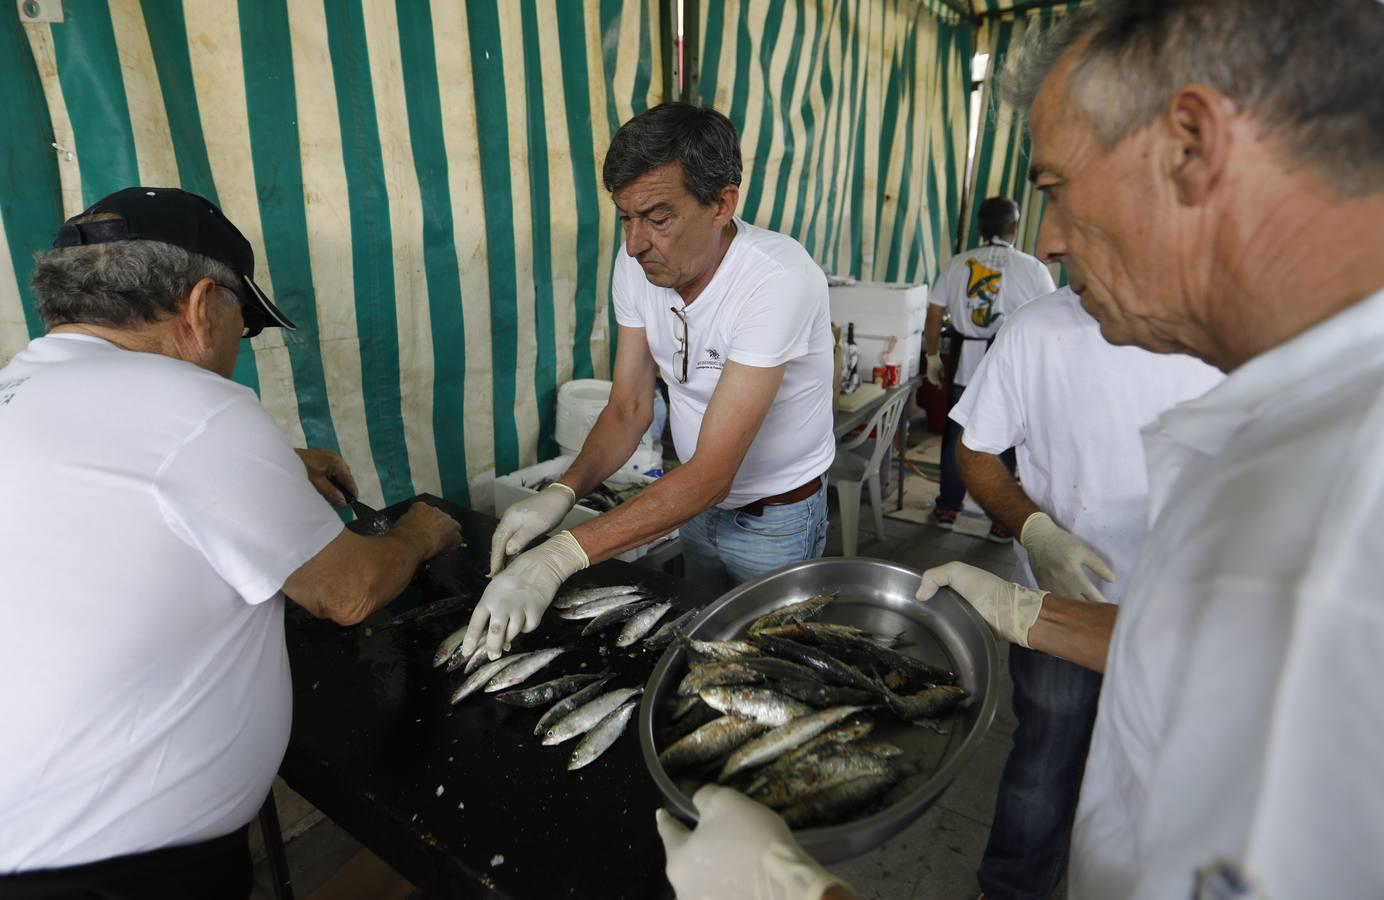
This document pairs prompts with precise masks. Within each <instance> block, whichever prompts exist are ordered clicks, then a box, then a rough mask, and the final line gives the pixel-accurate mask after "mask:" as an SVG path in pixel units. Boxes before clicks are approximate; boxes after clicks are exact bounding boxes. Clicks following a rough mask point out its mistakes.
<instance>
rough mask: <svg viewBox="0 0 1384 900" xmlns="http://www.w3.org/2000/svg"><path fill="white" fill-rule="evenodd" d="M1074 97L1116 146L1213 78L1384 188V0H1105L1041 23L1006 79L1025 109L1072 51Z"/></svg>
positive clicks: (1008, 99)
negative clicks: (1383, 62)
mask: <svg viewBox="0 0 1384 900" xmlns="http://www.w3.org/2000/svg"><path fill="white" fill-rule="evenodd" d="M1083 41H1085V42H1086V43H1085V44H1084V46H1083V47H1082V48H1081V49H1080V51H1079V56H1078V58H1077V59H1076V60H1075V62H1074V65H1073V68H1072V74H1071V78H1070V82H1069V83H1070V91H1069V96H1070V98H1071V99H1072V100H1073V101H1075V103H1076V105H1077V107H1078V108H1079V109H1080V110H1081V111H1082V112H1083V113H1084V114H1085V116H1086V118H1087V120H1088V122H1089V124H1090V126H1091V129H1092V131H1093V133H1094V134H1095V136H1096V138H1097V140H1098V141H1100V143H1101V144H1103V145H1104V146H1105V147H1106V149H1109V148H1110V147H1112V146H1114V145H1115V144H1117V143H1119V142H1120V141H1121V140H1122V139H1124V138H1125V137H1127V136H1128V135H1129V134H1131V133H1133V132H1134V131H1137V130H1138V129H1140V128H1142V127H1144V126H1145V125H1147V124H1149V123H1150V122H1152V121H1153V119H1154V118H1155V117H1156V116H1157V115H1158V114H1159V112H1160V111H1161V110H1162V109H1163V107H1164V105H1165V104H1166V103H1167V102H1168V100H1169V99H1170V98H1171V97H1172V96H1173V94H1175V93H1176V92H1177V90H1178V89H1179V88H1181V87H1182V86H1183V85H1187V84H1205V85H1209V86H1211V87H1213V88H1215V89H1216V90H1217V91H1219V92H1221V93H1222V94H1224V95H1225V96H1226V97H1228V98H1229V99H1230V100H1232V101H1233V102H1234V103H1236V104H1237V105H1238V106H1239V107H1240V108H1241V109H1243V110H1246V111H1248V112H1250V113H1251V114H1252V115H1253V116H1254V117H1255V118H1256V119H1258V120H1259V121H1261V122H1262V123H1264V124H1265V125H1266V126H1267V128H1268V130H1269V131H1270V132H1271V133H1275V134H1278V135H1280V136H1281V137H1283V138H1284V139H1285V140H1286V142H1287V144H1288V146H1289V148H1290V150H1291V151H1292V152H1293V153H1295V154H1296V155H1297V156H1298V157H1299V158H1300V159H1302V160H1304V161H1306V162H1309V163H1312V164H1314V165H1315V166H1316V167H1317V168H1318V169H1319V170H1320V171H1321V173H1322V174H1323V175H1325V176H1326V177H1327V178H1328V179H1330V180H1331V181H1332V182H1333V183H1334V184H1335V185H1336V187H1337V188H1338V189H1340V190H1343V191H1346V192H1360V193H1373V192H1375V191H1378V190H1381V189H1384V156H1382V155H1381V154H1380V152H1379V147H1380V146H1381V144H1384V89H1381V74H1382V73H1381V67H1380V63H1379V60H1380V56H1379V53H1380V49H1379V48H1380V47H1384V3H1381V2H1380V0H1328V2H1326V3H1313V4H1309V3H1307V2H1305V0H1106V2H1100V3H1097V4H1095V5H1093V6H1090V7H1086V8H1083V9H1081V10H1079V11H1078V12H1076V13H1074V14H1073V15H1071V16H1070V17H1068V18H1067V19H1066V20H1064V21H1063V22H1061V23H1059V24H1058V25H1056V26H1054V27H1053V28H1050V29H1048V30H1047V31H1044V32H1040V31H1039V29H1037V28H1030V29H1029V30H1028V32H1027V33H1026V34H1025V35H1024V40H1023V41H1022V43H1021V45H1020V47H1019V48H1018V49H1017V50H1016V51H1015V52H1013V53H1011V54H1010V57H1009V62H1008V64H1007V65H1006V67H1005V71H1004V72H1003V73H1002V74H1001V75H999V76H997V78H996V84H995V93H996V96H998V97H999V98H1000V100H1001V101H1002V102H1004V103H1007V104H1009V105H1011V106H1013V107H1015V108H1016V109H1018V110H1019V111H1021V112H1023V113H1027V112H1028V110H1029V108H1030V107H1031V106H1032V105H1033V100H1034V97H1035V96H1036V95H1037V93H1038V89H1039V87H1040V86H1041V85H1042V82H1043V79H1044V78H1046V77H1047V76H1048V74H1049V73H1050V72H1051V71H1052V69H1053V67H1054V66H1056V65H1057V62H1058V60H1059V59H1061V58H1062V57H1063V56H1064V55H1065V54H1066V53H1067V52H1068V51H1069V50H1072V49H1073V48H1074V47H1075V46H1076V45H1077V44H1079V43H1081V42H1083Z"/></svg>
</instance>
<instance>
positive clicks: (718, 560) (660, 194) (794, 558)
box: [462, 103, 836, 657]
mask: <svg viewBox="0 0 1384 900" xmlns="http://www.w3.org/2000/svg"><path fill="white" fill-rule="evenodd" d="M740 166H741V161H740V144H739V139H738V138H737V137H736V134H735V128H734V126H733V125H731V123H730V120H729V119H727V118H726V117H725V116H723V115H721V114H720V113H718V112H716V111H715V110H712V109H702V108H698V107H695V106H690V105H688V104H685V103H665V104H663V105H661V106H657V107H654V108H653V109H650V110H648V111H646V112H644V113H641V114H639V115H638V116H635V117H634V118H633V119H631V120H630V121H628V122H626V123H625V124H624V125H623V126H622V127H621V128H620V130H619V132H617V133H616V135H615V138H614V139H613V140H612V141H611V145H610V150H609V152H608V153H607V154H606V159H605V167H604V172H603V174H604V179H605V186H606V189H607V190H609V191H610V192H611V199H612V200H613V201H614V203H615V208H616V209H617V210H618V211H619V215H620V221H621V222H622V223H623V225H624V229H625V242H624V246H623V248H622V250H621V253H620V256H619V258H618V259H617V260H616V262H615V273H614V276H613V279H612V282H613V285H612V299H613V302H614V304H615V318H616V321H617V322H618V323H619V326H620V333H619V345H618V349H617V350H616V358H615V374H614V378H613V386H612V388H611V392H610V402H609V404H607V406H606V407H605V409H604V410H603V411H602V413H601V415H600V418H598V419H597V420H596V424H595V427H593V428H592V430H591V433H590V434H589V435H588V436H587V438H586V442H585V444H584V445H583V446H582V449H581V452H580V453H579V454H578V455H577V458H576V459H575V460H574V461H573V463H572V465H571V467H570V468H569V469H568V470H567V472H566V473H564V474H563V475H562V476H561V477H560V478H559V479H558V480H557V481H556V482H554V483H553V484H552V485H550V486H549V487H547V488H545V489H544V490H543V491H541V492H540V493H539V494H538V495H537V496H535V497H532V498H529V499H527V500H524V501H522V502H520V503H516V504H515V505H514V506H512V507H510V508H509V509H508V510H506V512H505V514H504V516H502V517H501V519H500V525H499V527H498V528H497V529H496V530H495V536H494V539H493V542H492V544H491V551H490V568H491V574H492V576H493V579H494V580H493V581H491V583H490V586H489V587H487V588H486V591H485V594H484V595H483V596H482V597H481V600H480V603H478V604H477V606H476V611H475V613H474V614H473V616H472V618H471V623H470V630H469V631H468V633H467V635H466V639H465V641H464V643H463V645H462V652H464V653H469V652H471V651H472V650H474V648H475V647H476V646H477V645H478V644H479V643H480V642H481V641H482V640H484V641H485V642H486V646H487V650H488V652H489V654H490V655H491V656H492V657H496V656H499V655H500V653H501V651H502V649H503V648H504V647H505V646H507V645H508V644H509V642H510V641H511V640H512V639H513V638H514V637H515V635H517V634H518V633H519V632H520V631H532V630H533V629H534V628H536V627H538V623H539V622H540V621H541V619H542V616H543V614H544V612H545V611H546V610H547V608H548V605H549V604H550V603H552V600H553V597H554V596H555V594H556V593H557V590H558V587H559V586H560V585H561V584H562V582H563V581H565V580H566V579H567V578H569V577H570V576H572V575H573V574H575V573H576V572H578V571H580V570H581V569H584V568H586V567H587V566H588V565H590V564H591V563H594V562H600V561H601V560H604V559H609V558H610V557H612V556H615V555H616V554H618V553H621V552H623V551H625V550H628V549H631V548H633V547H638V546H640V545H641V544H646V543H648V542H649V541H651V540H654V539H655V538H658V537H660V536H662V535H664V534H667V533H668V532H669V531H672V530H673V529H674V528H677V529H679V531H678V536H679V538H680V539H681V541H682V545H683V562H684V565H685V572H686V577H687V578H689V579H691V580H693V581H696V582H698V583H699V584H702V585H704V586H706V587H708V588H711V589H713V590H716V591H724V590H727V589H729V588H730V587H731V586H733V585H735V584H738V583H740V582H742V581H745V580H747V579H750V578H753V577H756V576H758V575H762V574H764V573H766V572H771V571H773V570H774V569H778V568H781V567H782V566H785V565H788V564H789V563H793V562H798V561H800V560H804V559H815V558H817V557H819V556H821V555H822V551H823V550H824V549H825V547H826V537H827V500H826V481H825V479H824V478H823V474H824V473H825V472H826V470H827V469H828V468H829V467H830V466H831V463H832V460H833V459H835V457H836V440H835V437H834V436H833V434H832V397H833V389H832V384H831V381H832V364H833V363H832V357H833V341H832V335H831V320H830V312H829V310H828V306H827V283H826V276H825V275H823V274H822V270H821V269H820V268H819V267H818V266H817V264H816V263H815V262H813V261H812V258H811V257H810V256H808V254H807V251H806V250H804V249H803V247H802V245H801V244H799V243H798V242H797V241H795V240H793V239H792V238H790V237H787V236H785V235H782V234H777V233H775V232H772V231H766V230H764V229H762V228H756V227H754V226H753V225H750V224H748V223H746V222H745V221H744V220H742V219H740V218H738V217H737V216H736V215H735V208H736V205H737V203H738V202H739V196H740V193H739V192H740V188H739V185H740ZM658 375H661V376H662V378H663V381H664V383H665V384H667V386H668V397H669V411H668V415H669V419H670V424H671V428H672V433H673V442H674V444H675V445H676V448H677V453H678V458H679V459H680V460H681V462H682V465H680V466H678V467H677V468H676V469H674V470H673V471H671V472H669V473H668V474H666V475H664V476H663V477H662V478H659V479H658V480H657V481H656V482H654V483H653V484H651V485H650V486H649V487H647V488H645V489H644V490H642V491H640V492H639V494H638V495H637V496H635V497H634V498H633V499H632V500H630V501H629V502H627V503H624V504H622V505H621V506H619V507H618V508H616V509H614V510H612V511H611V512H608V513H606V514H604V515H601V516H598V517H597V518H595V519H592V520H590V521H588V522H584V523H582V524H581V525H579V526H577V527H575V528H573V529H572V530H571V531H564V532H561V533H560V534H558V535H556V536H555V537H553V538H551V539H549V540H547V541H545V542H544V543H542V544H539V545H538V546H537V547H534V548H533V549H531V550H529V551H527V552H525V553H522V555H519V556H518V557H517V558H516V559H515V560H514V561H513V562H511V563H509V564H508V566H506V559H507V558H508V557H510V556H513V555H514V554H518V553H520V551H522V550H523V549H524V547H525V546H526V545H528V544H529V543H530V542H531V541H533V540H534V539H535V538H538V537H540V536H541V535H544V534H546V533H548V532H549V531H551V530H552V529H553V528H555V527H557V525H558V524H560V523H561V522H562V520H563V518H564V517H565V516H566V515H567V513H568V512H569V511H570V510H571V508H572V506H573V505H574V504H575V503H576V501H577V498H579V497H583V496H585V495H586V494H588V493H589V492H590V491H591V490H593V489H594V488H595V487H596V486H598V485H599V484H600V483H601V482H602V481H604V480H605V479H606V478H609V477H610V475H611V474H612V473H613V472H615V471H616V470H617V469H618V468H619V467H620V466H621V465H623V464H624V462H625V460H627V459H628V458H629V456H630V453H631V452H632V451H633V450H634V448H635V445H636V444H637V443H638V441H639V436H640V435H642V434H643V433H644V430H645V429H646V428H648V427H649V420H650V417H651V415H652V403H651V402H650V401H651V398H652V396H653V386H654V379H655V376H658Z"/></svg>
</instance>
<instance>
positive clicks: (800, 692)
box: [772, 681, 880, 709]
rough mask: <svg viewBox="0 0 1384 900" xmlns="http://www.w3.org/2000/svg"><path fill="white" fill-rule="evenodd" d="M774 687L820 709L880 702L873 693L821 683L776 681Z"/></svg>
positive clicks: (781, 692)
mask: <svg viewBox="0 0 1384 900" xmlns="http://www.w3.org/2000/svg"><path fill="white" fill-rule="evenodd" d="M772 687H773V689H774V690H776V691H778V692H779V693H780V694H784V695H785V696H788V697H792V698H793V699H794V700H801V701H802V702H804V703H808V704H811V705H812V706H815V707H817V708H818V709H825V708H826V707H828V706H846V705H855V706H871V705H878V704H879V702H880V698H879V694H877V693H875V692H873V691H862V690H860V689H859V688H848V687H842V686H841V685H839V684H822V683H821V682H820V681H776V682H774V683H773V685H772Z"/></svg>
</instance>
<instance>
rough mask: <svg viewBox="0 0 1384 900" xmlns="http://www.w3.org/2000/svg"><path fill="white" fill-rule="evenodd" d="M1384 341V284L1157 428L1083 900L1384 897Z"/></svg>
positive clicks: (1118, 645)
mask: <svg viewBox="0 0 1384 900" xmlns="http://www.w3.org/2000/svg"><path fill="white" fill-rule="evenodd" d="M1381 348H1384V291H1381V292H1380V293H1377V294H1375V295H1374V296H1373V297H1372V298H1369V299H1367V300H1365V301H1363V302H1361V303H1358V304H1356V305H1355V306H1353V307H1350V308H1348V309H1346V310H1345V311H1344V312H1341V313H1339V314H1338V315H1336V316H1334V317H1332V318H1330V319H1328V320H1327V321H1325V322H1323V323H1321V324H1319V325H1317V326H1316V327H1314V328H1312V329H1311V330H1310V331H1308V332H1306V333H1304V334H1301V335H1298V336H1297V337H1296V338H1294V339H1293V340H1291V341H1289V342H1288V343H1286V344H1284V345H1282V346H1280V347H1277V348H1275V349H1273V350H1271V351H1269V352H1268V353H1265V354H1263V355H1261V356H1259V357H1257V358H1255V359H1253V360H1251V361H1250V362H1248V363H1246V364H1245V365H1243V366H1241V367H1240V368H1239V369H1237V370H1235V371H1234V372H1233V373H1231V375H1230V376H1229V377H1228V378H1227V379H1226V380H1225V382H1224V383H1223V384H1221V385H1220V386H1219V387H1217V388H1215V389H1214V390H1212V391H1211V393H1209V394H1207V395H1206V396H1205V397H1203V398H1202V399H1200V400H1196V401H1193V402H1191V403H1187V404H1184V405H1183V406H1180V407H1178V408H1176V409H1174V410H1172V411H1170V412H1169V413H1167V414H1166V415H1164V416H1163V417H1162V418H1161V419H1160V420H1159V421H1158V422H1157V424H1156V425H1154V426H1152V427H1150V428H1149V429H1147V430H1146V432H1145V450H1146V456H1147V459H1148V464H1149V487H1150V491H1149V508H1150V513H1151V516H1152V525H1151V527H1150V530H1149V534H1148V539H1147V540H1146V541H1145V543H1144V547H1143V551H1142V552H1141V554H1140V557H1139V563H1138V565H1137V567H1136V569H1135V573H1134V578H1133V581H1132V583H1131V586H1130V589H1129V593H1128V594H1127V595H1126V596H1125V602H1124V606H1123V608H1122V609H1121V610H1120V616H1119V619H1118V621H1117V624H1116V626H1115V633H1114V636H1113V639H1112V642H1111V648H1110V657H1109V664H1108V666H1107V669H1106V674H1105V683H1104V686H1103V689H1102V691H1101V698H1100V712H1099V715H1098V717H1097V720H1096V728H1095V734H1094V736H1093V739H1092V744H1091V753H1090V758H1089V760H1088V762H1087V764H1086V777H1085V781H1084V783H1083V785H1082V789H1081V801H1080V804H1079V806H1078V810H1077V818H1076V828H1075V832H1074V834H1073V841H1072V865H1071V871H1070V886H1071V896H1072V897H1075V898H1081V900H1107V898H1111V897H1120V898H1137V900H1163V898H1166V900H1187V898H1188V897H1198V898H1200V897H1251V896H1253V897H1256V898H1274V900H1279V898H1283V900H1287V898H1308V897H1311V898H1316V897H1378V896H1380V895H1381V892H1384V853H1381V848H1384V765H1381V762H1380V760H1381V736H1384V699H1381V694H1380V688H1379V682H1380V658H1381V655H1382V654H1384V650H1382V649H1381V648H1384V596H1382V595H1381V589H1380V571H1381V568H1380V566H1381V563H1380V561H1381V560H1384V529H1381V527H1380V523H1381V522H1384V468H1382V467H1381V466H1380V465H1379V452H1380V451H1379V448H1380V446H1381V444H1384V351H1382V350H1381ZM1202 870H1208V871H1209V875H1207V876H1205V879H1209V883H1208V888H1209V887H1210V886H1214V885H1216V884H1219V885H1221V886H1222V887H1223V886H1224V885H1226V884H1228V883H1230V881H1231V880H1232V879H1234V878H1245V879H1248V880H1249V882H1250V883H1251V884H1253V885H1254V886H1255V887H1256V888H1257V891H1258V893H1254V894H1250V893H1243V894H1238V893H1232V892H1229V891H1223V892H1221V893H1213V892H1211V891H1210V890H1209V889H1208V890H1207V892H1206V893H1204V894H1195V893H1193V889H1194V885H1196V884H1197V879H1198V877H1199V876H1198V872H1200V871H1202Z"/></svg>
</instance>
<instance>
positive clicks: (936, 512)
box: [928, 506, 958, 531]
mask: <svg viewBox="0 0 1384 900" xmlns="http://www.w3.org/2000/svg"><path fill="white" fill-rule="evenodd" d="M957 512H958V510H955V509H943V508H942V507H940V506H934V507H933V508H932V515H930V516H928V520H929V521H931V522H932V524H934V525H936V526H937V527H938V528H940V529H942V530H943V531H951V530H952V528H953V527H955V526H956V514H957Z"/></svg>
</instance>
